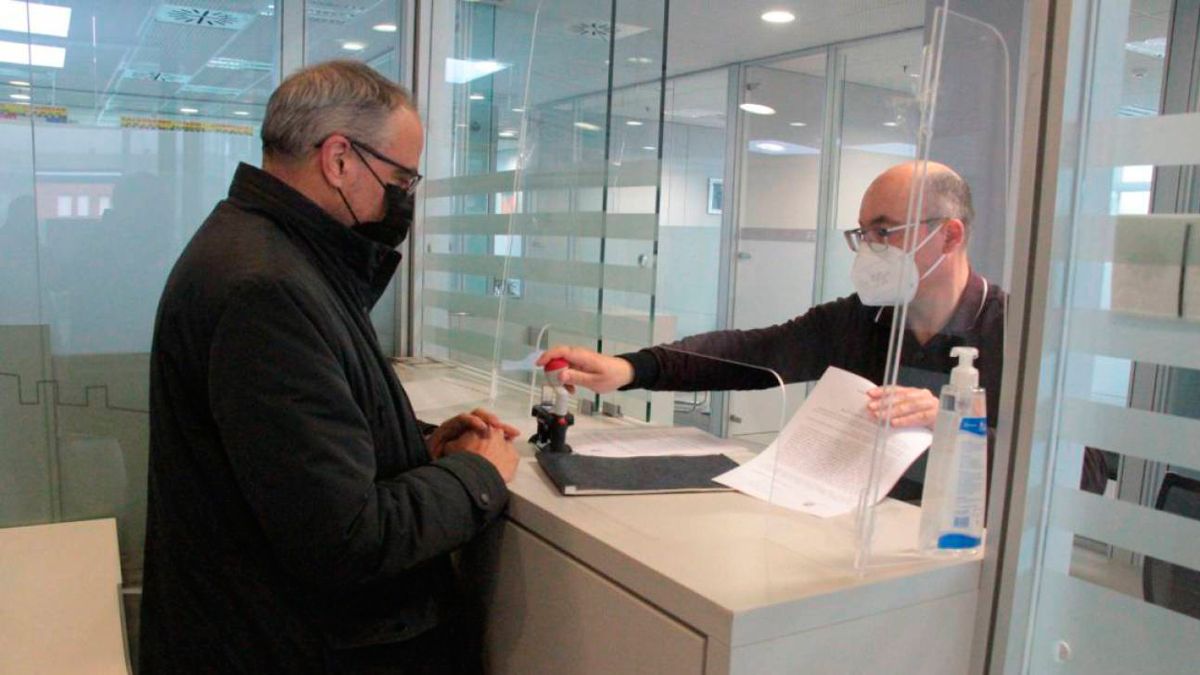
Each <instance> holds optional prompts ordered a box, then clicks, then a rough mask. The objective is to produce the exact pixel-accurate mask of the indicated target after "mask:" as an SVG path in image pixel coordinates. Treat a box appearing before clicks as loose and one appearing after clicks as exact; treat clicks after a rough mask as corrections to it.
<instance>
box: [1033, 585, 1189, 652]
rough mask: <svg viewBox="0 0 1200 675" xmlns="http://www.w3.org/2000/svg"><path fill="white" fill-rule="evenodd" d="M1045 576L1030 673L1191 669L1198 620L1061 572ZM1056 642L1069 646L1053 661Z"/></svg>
mask: <svg viewBox="0 0 1200 675" xmlns="http://www.w3.org/2000/svg"><path fill="white" fill-rule="evenodd" d="M1044 574H1045V576H1044V577H1043V579H1042V587H1041V588H1042V590H1041V593H1040V596H1039V598H1038V600H1037V602H1038V609H1037V617H1036V625H1035V627H1034V632H1033V634H1034V644H1033V648H1032V654H1031V658H1030V666H1031V667H1030V672H1031V673H1034V674H1041V673H1055V674H1061V673H1087V674H1088V675H1109V674H1112V675H1129V673H1147V672H1155V673H1194V672H1196V662H1197V657H1196V644H1197V642H1198V641H1200V621H1197V620H1196V619H1193V618H1190V617H1188V616H1185V615H1183V614H1180V613H1178V612H1173V611H1171V610H1169V609H1164V608H1162V607H1159V606H1157V605H1151V604H1150V603H1147V602H1143V601H1141V600H1138V599H1137V598H1131V597H1129V596H1128V595H1125V594H1123V593H1118V592H1117V591H1113V590H1109V589H1107V588H1103V587H1101V586H1097V585H1095V584H1091V583H1088V582H1086V581H1081V580H1079V579H1076V578H1074V577H1071V576H1067V575H1066V574H1064V573H1062V572H1056V571H1052V570H1046V571H1045V572H1044ZM1060 641H1061V642H1063V643H1065V644H1066V645H1068V646H1069V648H1070V653H1071V658H1070V660H1069V661H1068V662H1066V663H1058V662H1057V661H1056V660H1055V656H1056V654H1057V653H1058V646H1059V644H1058V643H1059V642H1060ZM1147 669H1150V670H1147Z"/></svg>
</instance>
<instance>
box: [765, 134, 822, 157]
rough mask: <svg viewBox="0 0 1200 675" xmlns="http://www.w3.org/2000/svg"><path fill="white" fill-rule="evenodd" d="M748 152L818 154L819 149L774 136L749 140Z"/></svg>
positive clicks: (819, 152)
mask: <svg viewBox="0 0 1200 675" xmlns="http://www.w3.org/2000/svg"><path fill="white" fill-rule="evenodd" d="M749 146H750V152H756V153H759V154H763V155H819V154H821V151H820V150H818V149H817V148H813V147H809V146H807V145H800V144H799V143H788V142H787V141H780V140H776V139H774V138H764V139H761V140H756V141H750V143H749Z"/></svg>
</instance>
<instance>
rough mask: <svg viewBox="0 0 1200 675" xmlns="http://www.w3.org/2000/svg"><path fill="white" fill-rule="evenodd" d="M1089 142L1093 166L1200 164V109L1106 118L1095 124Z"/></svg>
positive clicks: (1090, 132)
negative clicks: (1146, 115)
mask: <svg viewBox="0 0 1200 675" xmlns="http://www.w3.org/2000/svg"><path fill="white" fill-rule="evenodd" d="M1088 146H1089V150H1088V164H1090V165H1092V166H1128V165H1130V164H1153V165H1156V166H1181V165H1188V164H1200V113H1186V114H1182V115H1156V116H1153V117H1116V118H1111V119H1105V120H1102V121H1099V122H1096V123H1095V124H1093V125H1092V128H1091V130H1090V131H1089V134H1088Z"/></svg>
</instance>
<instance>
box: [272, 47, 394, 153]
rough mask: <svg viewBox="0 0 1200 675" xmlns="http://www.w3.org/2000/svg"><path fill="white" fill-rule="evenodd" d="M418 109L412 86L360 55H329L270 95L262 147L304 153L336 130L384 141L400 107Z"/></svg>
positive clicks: (379, 142)
mask: <svg viewBox="0 0 1200 675" xmlns="http://www.w3.org/2000/svg"><path fill="white" fill-rule="evenodd" d="M401 107H404V108H408V109H409V110H413V111H414V112H415V108H414V107H413V102H412V96H411V95H410V94H409V93H408V90H407V89H405V88H404V87H401V86H400V85H398V84H396V83H394V82H392V81H391V80H388V79H387V78H385V77H384V76H382V75H380V74H379V73H377V72H375V71H374V70H373V69H371V68H370V67H369V66H367V65H365V64H362V63H359V62H357V61H326V62H324V63H318V64H316V65H313V66H309V67H308V68H304V69H303V70H299V71H296V72H295V73H293V74H291V75H289V76H288V77H287V78H286V79H285V80H284V81H283V83H281V84H280V85H279V88H278V89H276V90H275V91H274V92H273V93H272V94H271V98H270V100H268V101H267V114H266V117H265V118H264V119H263V124H262V142H263V153H264V154H266V155H269V156H273V157H286V158H291V159H299V158H302V157H305V156H307V155H308V154H309V153H310V152H312V151H313V149H314V148H316V147H317V145H319V144H320V143H321V142H322V141H324V140H325V139H326V138H328V137H329V136H330V135H331V134H335V133H340V134H345V135H346V136H348V137H349V138H352V139H355V140H358V141H362V142H363V143H367V144H369V145H373V146H375V147H379V146H381V145H383V144H384V140H385V139H384V138H383V133H384V129H385V126H386V123H387V119H388V117H389V116H390V115H391V114H392V113H393V112H394V111H395V110H396V109H397V108H401Z"/></svg>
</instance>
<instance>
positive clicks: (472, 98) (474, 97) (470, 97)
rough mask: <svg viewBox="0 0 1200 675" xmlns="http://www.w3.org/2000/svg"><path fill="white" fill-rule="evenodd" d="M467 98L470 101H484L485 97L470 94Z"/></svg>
mask: <svg viewBox="0 0 1200 675" xmlns="http://www.w3.org/2000/svg"><path fill="white" fill-rule="evenodd" d="M467 98H469V99H471V100H472V101H482V100H483V99H485V98H487V97H486V96H484V95H483V94H471V95H470V96H468V97H467Z"/></svg>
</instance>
